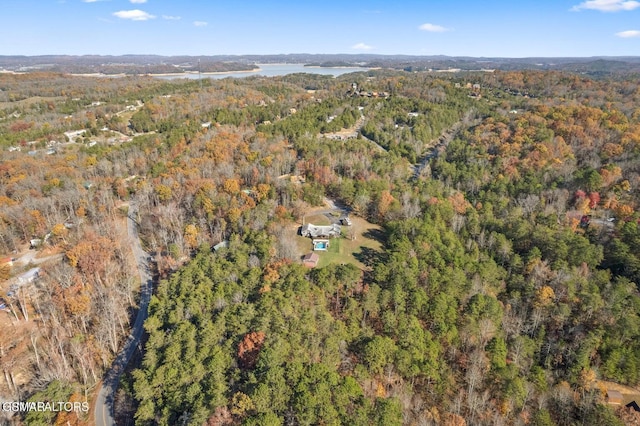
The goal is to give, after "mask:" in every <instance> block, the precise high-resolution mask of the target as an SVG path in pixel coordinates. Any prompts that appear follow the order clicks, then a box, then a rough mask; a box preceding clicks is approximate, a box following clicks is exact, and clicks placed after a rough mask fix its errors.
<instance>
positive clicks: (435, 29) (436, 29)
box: [418, 23, 449, 33]
mask: <svg viewBox="0 0 640 426" xmlns="http://www.w3.org/2000/svg"><path fill="white" fill-rule="evenodd" d="M418 28H419V29H420V30H422V31H428V32H430V33H443V32H445V31H449V29H448V28H445V27H443V26H440V25H435V24H429V23H426V24H422V25H420V26H419V27H418Z"/></svg>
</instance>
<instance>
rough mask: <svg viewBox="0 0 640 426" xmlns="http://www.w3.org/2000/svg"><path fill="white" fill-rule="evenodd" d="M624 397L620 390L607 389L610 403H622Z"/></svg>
mask: <svg viewBox="0 0 640 426" xmlns="http://www.w3.org/2000/svg"><path fill="white" fill-rule="evenodd" d="M623 399H624V398H623V396H622V394H621V393H620V392H619V391H617V390H612V389H608V390H607V402H608V403H609V404H622V401H623Z"/></svg>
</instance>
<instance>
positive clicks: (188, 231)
mask: <svg viewBox="0 0 640 426" xmlns="http://www.w3.org/2000/svg"><path fill="white" fill-rule="evenodd" d="M184 243H185V244H186V245H187V247H189V248H191V249H193V248H195V247H196V246H197V245H198V228H197V227H196V226H195V225H191V224H190V225H187V226H185V228H184Z"/></svg>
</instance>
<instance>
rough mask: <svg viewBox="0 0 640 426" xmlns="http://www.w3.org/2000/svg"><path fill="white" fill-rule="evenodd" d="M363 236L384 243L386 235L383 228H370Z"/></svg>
mask: <svg viewBox="0 0 640 426" xmlns="http://www.w3.org/2000/svg"><path fill="white" fill-rule="evenodd" d="M362 236H363V237H365V238H369V239H372V240H375V241H377V242H379V243H380V244H384V241H385V239H386V236H385V234H384V231H383V230H382V229H376V228H369V229H367V230H366V231H364V232H363V233H362Z"/></svg>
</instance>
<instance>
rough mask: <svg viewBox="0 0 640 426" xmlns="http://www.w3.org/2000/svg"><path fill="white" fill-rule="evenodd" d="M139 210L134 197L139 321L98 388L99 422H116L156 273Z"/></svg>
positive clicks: (105, 425) (131, 226)
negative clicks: (124, 380)
mask: <svg viewBox="0 0 640 426" xmlns="http://www.w3.org/2000/svg"><path fill="white" fill-rule="evenodd" d="M137 214H138V206H137V204H135V202H134V201H132V202H131V203H130V204H129V212H128V215H127V233H128V234H129V239H130V242H131V250H132V251H133V255H134V257H135V259H136V264H137V265H138V273H139V274H140V304H139V309H138V315H137V316H136V321H135V323H134V324H133V327H132V329H131V334H129V337H127V341H126V342H125V344H124V347H123V348H122V350H121V351H120V353H119V354H118V356H117V357H116V359H115V360H114V361H113V364H112V365H111V369H110V370H109V372H107V374H106V375H105V377H104V380H103V381H102V387H101V388H100V392H98V398H97V399H96V404H95V407H94V413H95V424H96V426H114V425H115V424H116V423H115V420H114V413H113V408H114V397H115V394H116V390H117V389H118V383H119V382H120V376H121V375H122V373H123V372H124V369H125V368H126V367H127V364H128V363H129V360H130V359H131V356H132V355H133V353H134V352H135V350H136V347H137V346H138V344H139V343H140V338H141V337H142V333H143V332H144V329H143V327H142V326H143V324H144V321H145V320H146V319H147V315H148V307H149V301H150V300H151V294H152V292H153V277H152V275H151V271H150V269H149V264H150V257H149V254H148V253H147V252H145V251H144V250H143V249H142V245H141V244H140V238H139V237H138V227H137V224H136V216H137Z"/></svg>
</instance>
